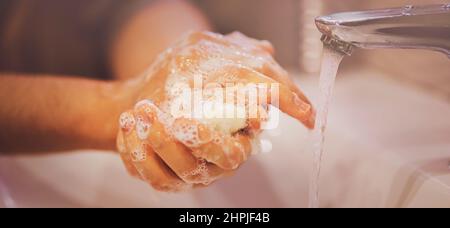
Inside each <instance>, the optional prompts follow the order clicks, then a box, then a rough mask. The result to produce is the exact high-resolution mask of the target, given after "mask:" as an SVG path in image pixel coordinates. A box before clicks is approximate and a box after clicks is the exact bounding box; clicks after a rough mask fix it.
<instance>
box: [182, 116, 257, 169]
mask: <svg viewBox="0 0 450 228" xmlns="http://www.w3.org/2000/svg"><path fill="white" fill-rule="evenodd" d="M173 129H174V136H175V138H177V139H178V140H179V141H180V142H181V143H183V144H184V145H185V146H187V147H189V148H190V149H191V150H192V154H193V155H194V156H195V157H197V158H201V159H205V160H206V161H208V162H211V163H214V164H216V165H217V166H219V167H220V168H222V169H225V170H232V169H236V168H237V167H238V166H239V165H240V164H242V163H243V162H244V161H245V160H247V157H248V156H249V154H250V152H251V143H250V139H249V137H248V136H244V135H241V134H238V133H236V134H235V135H233V136H231V135H229V134H228V133H222V132H219V131H215V130H211V129H209V128H208V127H207V126H206V125H204V124H202V123H200V122H198V121H197V120H194V119H187V118H178V119H177V120H175V121H174V123H173Z"/></svg>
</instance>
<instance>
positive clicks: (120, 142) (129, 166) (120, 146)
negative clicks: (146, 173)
mask: <svg viewBox="0 0 450 228" xmlns="http://www.w3.org/2000/svg"><path fill="white" fill-rule="evenodd" d="M116 144H117V150H118V151H119V155H120V158H121V159H122V161H123V163H124V166H125V168H126V170H127V172H128V174H130V175H131V176H133V177H137V178H140V176H139V173H138V172H137V170H136V168H135V167H134V165H133V163H132V161H131V157H130V155H129V153H127V151H126V147H125V142H124V137H123V131H122V129H120V130H119V133H118V134H117V142H116Z"/></svg>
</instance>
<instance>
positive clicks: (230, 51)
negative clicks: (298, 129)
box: [117, 32, 315, 191]
mask: <svg viewBox="0 0 450 228" xmlns="http://www.w3.org/2000/svg"><path fill="white" fill-rule="evenodd" d="M273 52H274V50H273V47H272V45H271V44H270V43H269V42H267V41H259V40H255V39H251V38H248V37H246V36H244V35H242V34H240V33H237V32H235V33H231V34H229V35H225V36H223V35H219V34H215V33H211V32H192V33H190V34H188V35H186V36H185V37H184V38H182V39H181V40H180V41H179V42H178V43H176V44H174V46H172V47H171V48H170V49H168V50H166V51H165V52H164V53H162V54H161V55H160V56H159V57H158V58H157V59H156V60H155V61H154V62H153V63H152V65H151V66H150V67H149V69H148V70H147V72H145V73H144V74H143V75H142V76H140V77H138V78H135V79H132V80H131V81H129V82H127V83H129V84H130V87H131V88H133V89H134V90H135V91H140V92H139V93H140V94H138V95H137V96H136V98H137V99H136V105H135V106H134V107H133V108H132V109H130V110H128V111H125V112H123V113H122V114H121V116H120V120H119V124H120V128H119V132H118V135H117V149H118V151H119V153H120V156H121V158H122V160H123V161H124V163H125V166H126V168H127V170H128V172H129V173H130V174H131V175H133V176H135V177H138V178H140V179H142V180H144V181H146V182H148V183H149V184H151V185H152V186H153V187H154V188H155V189H157V190H160V191H180V190H183V189H186V188H189V187H197V186H206V185H208V184H209V183H211V182H213V181H215V180H217V179H218V178H220V177H223V176H227V175H229V174H231V173H232V172H233V171H234V170H236V169H237V168H238V167H239V165H240V164H242V163H243V162H245V161H246V159H247V158H248V157H249V155H250V154H251V152H252V144H251V140H252V139H254V137H256V136H257V135H258V133H260V132H261V121H262V119H261V118H247V119H246V120H245V126H243V128H241V129H234V131H233V132H226V131H221V130H218V129H217V128H215V127H214V126H211V125H209V124H208V123H205V122H202V121H199V120H197V119H195V118H186V117H179V118H173V116H171V115H170V113H168V112H167V108H166V106H167V103H168V102H169V103H170V102H171V100H172V99H173V96H176V94H175V95H174V94H170V89H171V87H172V86H173V84H171V83H172V82H173V81H184V82H187V83H188V84H189V85H193V80H194V76H196V75H197V76H198V75H201V76H202V80H203V84H204V85H205V84H207V83H208V82H215V83H217V82H219V83H220V84H222V85H224V86H225V84H226V83H243V84H246V83H267V84H271V83H278V84H277V85H278V86H279V87H278V88H279V92H278V93H279V102H278V104H279V105H278V106H279V107H278V108H279V109H280V110H281V111H283V112H284V113H286V114H288V115H290V116H292V117H293V118H295V119H297V120H299V121H300V122H301V123H303V124H304V125H305V126H306V127H307V128H313V126H314V115H315V114H314V110H313V108H312V105H311V103H310V102H309V101H308V99H307V98H306V97H305V95H304V94H303V93H302V92H301V91H300V90H299V89H298V88H297V87H296V86H295V84H294V83H293V82H292V81H291V79H290V78H289V76H288V74H287V72H286V71H285V70H283V69H282V68H281V67H280V66H279V65H278V64H277V63H276V62H275V60H274V59H273V57H272V55H273ZM268 93H269V96H267V97H268V99H267V102H266V104H267V103H270V91H268ZM260 105H261V106H262V107H266V106H265V104H264V102H262V103H261V104H260ZM180 132H181V134H180Z"/></svg>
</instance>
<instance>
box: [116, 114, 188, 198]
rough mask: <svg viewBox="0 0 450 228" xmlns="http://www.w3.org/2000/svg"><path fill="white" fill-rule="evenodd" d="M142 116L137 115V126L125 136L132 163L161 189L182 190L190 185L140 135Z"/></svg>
mask: <svg viewBox="0 0 450 228" xmlns="http://www.w3.org/2000/svg"><path fill="white" fill-rule="evenodd" d="M141 118H142V116H138V115H136V119H138V120H137V121H136V128H135V129H134V130H132V131H131V132H130V133H129V134H128V135H126V136H125V141H126V143H127V151H128V152H129V154H130V156H129V157H130V159H131V163H132V164H133V166H134V167H135V168H136V170H137V171H138V173H139V174H140V176H141V178H142V179H143V180H145V181H147V182H149V183H150V184H151V185H152V186H153V188H155V189H157V190H160V191H180V190H182V189H184V188H186V187H188V185H187V184H186V183H185V182H183V181H182V180H181V179H180V178H178V177H177V176H176V175H175V173H173V172H172V170H171V169H170V168H169V167H167V166H166V164H165V163H164V162H163V161H162V160H161V159H160V158H159V157H158V156H157V155H156V154H155V153H154V152H153V150H152V149H151V147H150V146H149V145H148V144H147V143H146V142H145V141H143V140H142V139H140V138H139V137H140V136H139V133H138V128H139V127H138V126H139V125H141V124H142V122H143V120H141Z"/></svg>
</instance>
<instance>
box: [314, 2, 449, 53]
mask: <svg viewBox="0 0 450 228" xmlns="http://www.w3.org/2000/svg"><path fill="white" fill-rule="evenodd" d="M315 22H316V26H317V28H318V29H319V31H320V32H322V34H323V36H322V41H323V43H324V44H325V45H329V46H331V47H332V48H334V49H336V50H338V51H341V52H343V53H345V54H347V55H350V54H351V53H352V49H353V47H359V48H411V49H428V50H434V51H439V52H442V53H444V54H446V55H447V56H448V57H449V58H450V4H440V5H425V6H410V5H409V6H405V7H401V8H390V9H381V10H369V11H355V12H343V13H336V14H331V15H328V16H320V17H317V18H316V20H315Z"/></svg>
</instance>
